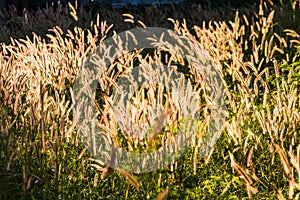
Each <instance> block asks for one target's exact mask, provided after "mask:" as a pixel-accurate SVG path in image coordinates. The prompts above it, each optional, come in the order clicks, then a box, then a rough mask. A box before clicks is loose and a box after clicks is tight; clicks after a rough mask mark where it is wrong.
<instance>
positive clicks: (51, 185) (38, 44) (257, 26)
mask: <svg viewBox="0 0 300 200" xmlns="http://www.w3.org/2000/svg"><path fill="white" fill-rule="evenodd" d="M279 3H280V2H279ZM298 6H299V1H290V2H288V3H287V2H285V4H283V3H282V4H278V5H277V4H276V5H275V4H273V2H272V1H266V2H261V3H260V4H259V3H258V4H249V5H247V6H245V7H239V8H234V7H218V8H217V9H213V8H210V9H203V8H202V7H201V6H200V5H197V4H192V5H189V6H187V7H185V8H175V7H173V8H172V9H170V8H157V7H143V8H123V9H114V10H113V11H109V10H106V9H103V8H97V9H95V10H89V11H86V10H84V9H80V8H74V7H73V6H71V5H69V7H66V8H62V7H58V8H55V9H54V8H52V7H47V8H44V9H40V10H38V11H37V12H35V13H28V12H26V11H25V12H24V14H23V16H22V17H20V16H18V15H17V14H16V12H14V11H13V10H11V11H9V12H7V13H6V16H1V22H0V30H1V32H0V39H1V41H2V42H1V45H0V199H17V198H19V199H155V198H156V199H165V198H168V199H251V198H253V199H276V198H278V199H287V198H288V199H298V198H299V194H300V193H299V191H300V182H299V181H300V144H299V136H300V95H299V83H300V63H299V54H300V48H299V39H300V38H299V37H300V36H299V31H300V30H299V24H300V16H299V14H298V11H299V10H298ZM199 13H200V14H199ZM169 18H171V19H169ZM112 24H113V26H112ZM144 26H148V27H150V26H155V27H165V28H170V29H172V30H174V31H176V32H178V33H182V34H184V35H186V36H187V37H189V38H191V39H193V41H195V43H199V44H201V45H202V47H203V48H204V49H205V50H206V51H207V52H208V53H209V55H210V56H211V58H212V60H213V62H214V66H215V67H216V69H218V70H219V72H220V76H221V77H222V80H223V83H224V85H225V86H226V88H225V90H224V92H225V93H226V105H227V117H226V119H225V122H224V124H223V127H222V131H221V132H220V134H219V138H218V141H217V143H216V144H215V146H214V149H213V151H211V154H209V155H206V156H205V157H203V158H202V157H199V156H198V152H199V145H197V143H194V144H192V145H191V147H190V148H189V149H188V150H187V152H185V153H184V154H183V156H181V157H180V159H178V160H177V161H175V162H174V163H172V164H170V165H168V166H166V167H165V168H163V169H160V170H157V171H153V172H149V173H145V174H135V173H131V172H127V171H124V170H118V169H115V170H114V169H111V168H109V167H108V166H103V165H102V163H101V161H99V160H97V159H95V158H93V157H92V155H91V153H89V151H88V150H87V148H86V146H85V145H84V144H83V142H82V141H81V140H80V137H79V135H78V133H77V130H76V127H74V116H73V115H72V108H73V107H72V105H73V101H72V100H73V99H74V98H73V97H72V95H73V89H72V86H73V83H74V80H75V79H76V76H77V75H78V70H79V68H80V66H81V65H82V64H83V61H84V59H85V58H86V56H87V55H88V54H89V53H91V52H93V51H94V50H95V48H96V46H97V45H98V44H99V43H100V41H101V40H103V39H104V38H105V37H108V36H111V35H112V34H113V31H114V30H115V31H116V32H121V31H124V30H127V29H131V28H136V27H144ZM8 36H11V37H8ZM140 53H141V52H140ZM142 53H143V52H142ZM152 53H153V52H152ZM154 54H155V53H154ZM133 55H134V56H133ZM152 57H153V60H156V61H157V60H159V59H160V57H159V56H156V55H152ZM135 58H141V59H142V60H144V61H145V62H146V59H144V58H145V57H143V56H140V57H139V56H138V55H137V54H136V52H129V53H128V56H126V57H123V58H120V59H119V60H118V61H119V62H118V61H116V62H115V63H114V66H116V67H117V69H125V70H123V71H126V69H127V66H126V65H127V64H124V63H130V64H132V63H133V62H134V61H135ZM122 59H123V60H122ZM176 59H180V58H176ZM176 59H175V60H173V61H174V62H176V61H178V60H176ZM123 61H124V62H123ZM148 62H149V61H148ZM114 69H116V68H114ZM185 69H187V71H184V70H185ZM192 69H193V66H188V64H183V65H180V66H178V70H179V71H181V72H183V73H186V74H188V75H187V77H188V78H190V79H191V80H192V81H194V82H197V81H199V80H200V78H199V77H198V79H197V76H195V74H193V73H191V71H192ZM120 71H122V70H120ZM111 78H112V80H113V81H115V80H116V79H117V77H111ZM102 84H103V85H102V86H103V87H104V88H108V89H111V87H113V85H111V84H109V83H108V82H103V83H102ZM194 87H196V86H195V85H194ZM202 91H203V90H202ZM153 98H156V97H153ZM203 99H204V100H205V95H204V98H203ZM98 100H99V103H100V104H101V105H100V106H99V107H100V108H101V109H102V111H103V113H104V114H103V115H102V116H100V119H99V124H100V125H102V126H103V127H109V129H108V131H109V130H113V125H114V124H113V120H112V116H111V115H110V112H109V107H108V103H107V102H105V101H104V100H103V99H101V98H100V97H99V99H98ZM204 103H208V102H204ZM137 108H138V107H137ZM203 117H204V120H203V124H204V125H206V124H205V123H204V122H205V120H210V119H209V111H208V110H205V109H204V111H203ZM206 131H207V128H203V130H199V138H198V139H199V140H200V139H201V137H200V135H201V134H205V132H206ZM202 132H203V133H202ZM116 133H119V134H118V135H113V136H115V138H114V137H112V138H113V139H115V140H116V141H118V142H119V143H120V145H124V146H126V145H130V144H131V142H133V141H131V140H130V138H126V137H124V134H123V132H120V131H119V130H116ZM200 133H201V134H200ZM122 134H123V135H122ZM161 134H162V135H163V134H164V133H161ZM119 136H123V137H121V139H120V137H119ZM122 138H123V139H122ZM124 138H125V139H124ZM143 142H144V143H143V144H145V146H146V147H145V148H148V147H149V146H150V145H151V142H150V141H143Z"/></svg>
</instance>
